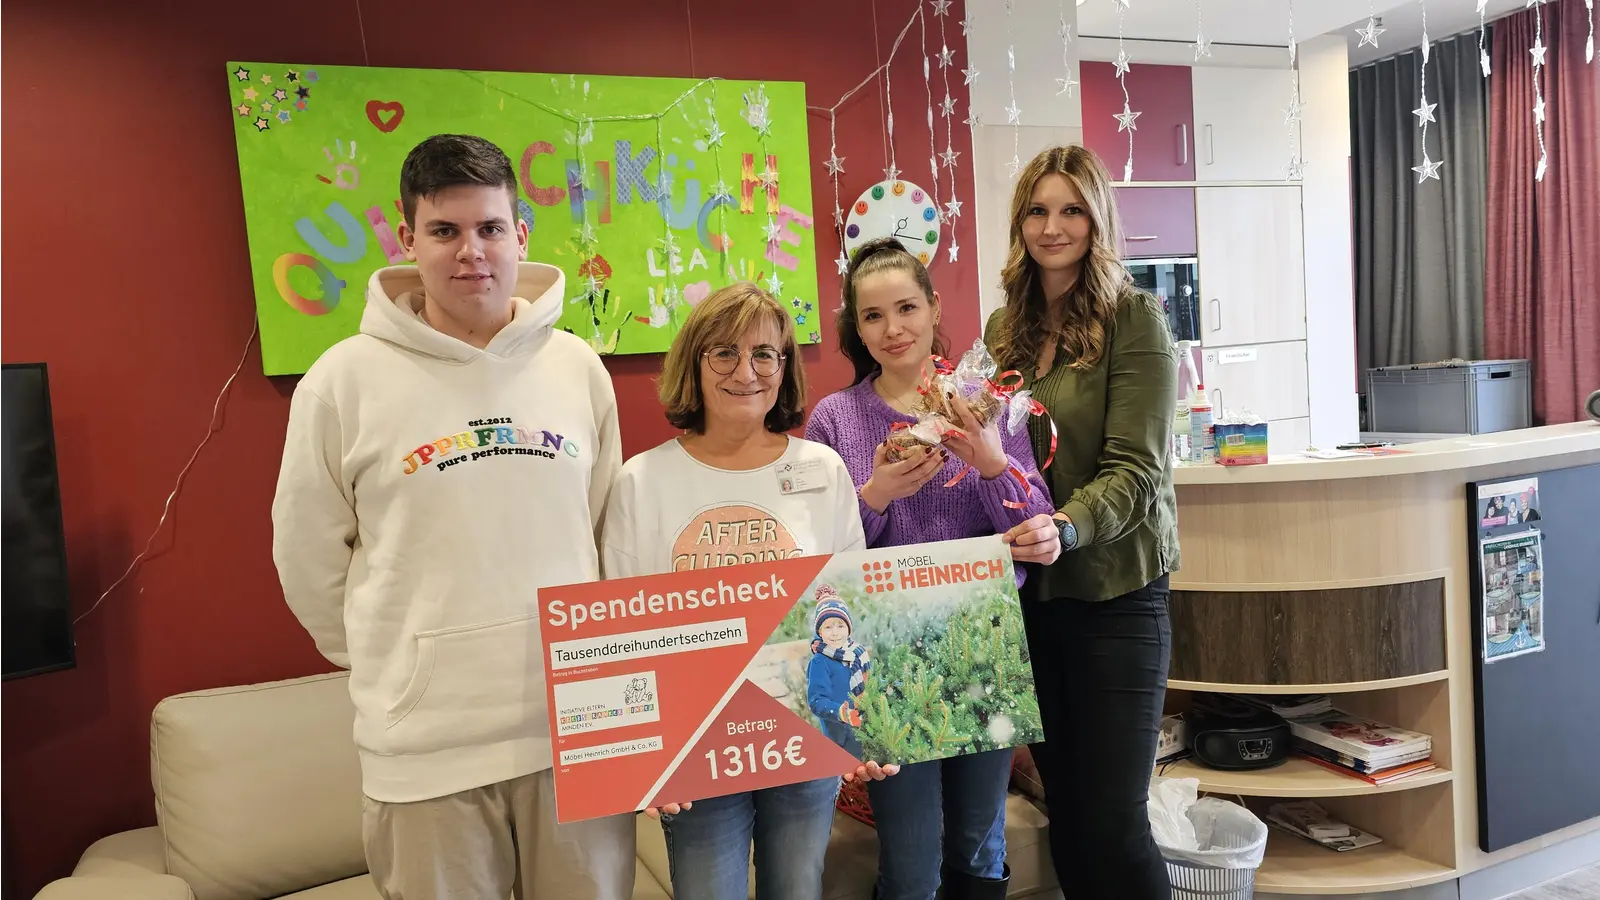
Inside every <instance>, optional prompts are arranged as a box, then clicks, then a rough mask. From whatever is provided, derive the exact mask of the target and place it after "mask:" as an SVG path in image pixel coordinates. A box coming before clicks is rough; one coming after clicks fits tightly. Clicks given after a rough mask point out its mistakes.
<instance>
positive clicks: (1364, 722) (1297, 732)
mask: <svg viewBox="0 0 1600 900" xmlns="http://www.w3.org/2000/svg"><path fill="white" fill-rule="evenodd" d="M1289 730H1290V732H1291V733H1292V734H1293V735H1294V736H1295V737H1296V738H1299V739H1300V740H1302V741H1305V742H1308V743H1312V744H1316V745H1317V746H1320V747H1326V748H1327V749H1329V750H1332V751H1334V752H1335V753H1343V754H1345V755H1347V756H1350V757H1353V758H1355V759H1357V760H1360V761H1362V762H1367V763H1371V764H1374V765H1377V764H1379V763H1382V764H1383V765H1385V766H1386V765H1390V764H1392V763H1393V761H1394V760H1395V759H1397V758H1400V757H1404V756H1407V755H1411V754H1416V753H1421V752H1424V751H1431V750H1432V749H1433V738H1431V737H1429V736H1428V735H1426V734H1422V733H1421V732H1417V731H1411V730H1410V729H1407V728H1398V727H1396V726H1394V725H1386V724H1384V723H1382V722H1379V721H1377V720H1375V719H1369V718H1367V717H1365V716H1355V715H1351V714H1349V713H1347V712H1344V711H1343V710H1339V709H1333V710H1330V711H1329V712H1327V713H1324V714H1322V715H1320V716H1315V717H1313V718H1309V719H1290V720H1289Z"/></svg>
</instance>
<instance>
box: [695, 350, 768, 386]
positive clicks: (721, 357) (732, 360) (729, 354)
mask: <svg viewBox="0 0 1600 900" xmlns="http://www.w3.org/2000/svg"><path fill="white" fill-rule="evenodd" d="M746 354H748V355H749V356H750V369H751V370H752V371H754V372H755V373H756V374H757V375H759V376H761V377H762V378H769V377H771V376H773V375H776V374H778V369H779V368H781V367H782V366H783V361H784V360H785V359H787V358H788V357H786V356H785V355H784V354H782V353H779V352H778V351H777V350H774V349H773V348H771V347H757V348H755V349H754V350H748V351H746V350H740V349H739V348H738V347H726V346H725V347H712V348H711V349H710V350H707V351H706V352H705V353H704V354H702V355H703V356H705V358H706V361H707V362H709V363H711V371H713V372H715V373H717V374H718V375H732V374H733V371H734V370H735V369H737V368H739V360H740V359H742V358H744V356H745V355H746Z"/></svg>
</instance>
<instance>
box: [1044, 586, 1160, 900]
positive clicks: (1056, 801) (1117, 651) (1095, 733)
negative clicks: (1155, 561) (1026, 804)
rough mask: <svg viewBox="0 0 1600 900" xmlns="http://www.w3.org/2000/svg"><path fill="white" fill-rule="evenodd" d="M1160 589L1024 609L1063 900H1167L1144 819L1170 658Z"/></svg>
mask: <svg viewBox="0 0 1600 900" xmlns="http://www.w3.org/2000/svg"><path fill="white" fill-rule="evenodd" d="M1167 584H1168V579H1167V576H1165V575H1163V576H1161V577H1160V578H1159V579H1157V580H1156V581H1154V582H1152V583H1150V584H1148V585H1146V586H1144V587H1142V588H1140V589H1139V590H1136V591H1133V592H1132V593H1129V594H1124V595H1122V596H1121V597H1117V598H1115V599H1113V600H1107V601H1105V602H1103V603H1088V602H1084V601H1080V600H1068V599H1053V600H1027V601H1024V603H1023V607H1022V610H1023V619H1024V622H1025V623H1026V626H1027V631H1028V649H1029V651H1030V653H1031V654H1032V657H1033V675H1034V682H1035V686H1036V688H1037V690H1038V694H1039V711H1040V713H1041V717H1042V718H1043V721H1044V735H1045V742H1044V743H1042V744H1034V745H1033V747H1032V750H1033V756H1034V761H1035V762H1036V763H1037V764H1038V767H1039V777H1040V779H1041V780H1043V782H1044V790H1045V802H1046V803H1047V804H1049V807H1050V856H1051V859H1052V860H1053V861H1054V862H1055V868H1056V877H1057V878H1058V879H1059V880H1060V882H1061V891H1062V893H1063V894H1064V895H1065V896H1066V898H1067V900H1113V898H1114V900H1170V898H1171V896H1172V886H1171V884H1170V882H1169V881H1168V880H1167V869H1166V865H1165V863H1163V862H1162V860H1161V854H1160V852H1159V851H1158V850H1157V849H1156V845H1155V841H1154V840H1153V839H1152V838H1151V836H1150V820H1149V817H1148V813H1147V811H1146V806H1147V801H1148V797H1149V793H1150V775H1151V768H1152V766H1154V764H1155V755H1156V735H1157V733H1158V731H1159V729H1160V727H1161V710H1162V704H1163V702H1164V701H1165V699H1166V693H1167V662H1168V659H1169V657H1170V656H1171V653H1172V625H1171V621H1170V620H1169V619H1168V616H1167V601H1168V598H1169V596H1170V593H1171V592H1170V591H1169V590H1168V587H1167Z"/></svg>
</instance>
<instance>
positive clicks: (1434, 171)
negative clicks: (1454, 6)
mask: <svg viewBox="0 0 1600 900" xmlns="http://www.w3.org/2000/svg"><path fill="white" fill-rule="evenodd" d="M1418 2H1419V5H1420V6H1421V7H1422V64H1421V65H1420V66H1419V69H1420V70H1421V73H1422V74H1421V76H1420V87H1419V90H1418V95H1419V98H1420V99H1418V100H1417V108H1416V109H1414V110H1412V111H1411V114H1412V115H1414V116H1416V117H1417V125H1419V126H1421V128H1422V137H1421V143H1422V164H1421V165H1417V166H1412V167H1411V171H1413V172H1415V173H1417V184H1421V183H1423V182H1424V181H1427V180H1428V179H1429V178H1432V179H1433V180H1434V181H1438V180H1439V167H1440V166H1442V165H1444V160H1442V159H1440V160H1432V159H1429V158H1428V123H1429V122H1433V121H1436V120H1435V119H1434V117H1433V111H1434V109H1435V108H1437V107H1438V105H1439V104H1437V103H1429V102H1428V54H1429V53H1430V51H1431V48H1432V45H1431V44H1430V43H1429V41H1428V0H1418Z"/></svg>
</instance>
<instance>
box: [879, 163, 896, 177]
mask: <svg viewBox="0 0 1600 900" xmlns="http://www.w3.org/2000/svg"><path fill="white" fill-rule="evenodd" d="M899 177H900V170H899V169H897V168H895V165H894V163H890V164H889V167H888V168H887V169H884V170H883V178H884V180H885V181H894V180H896V179H898V178H899Z"/></svg>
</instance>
